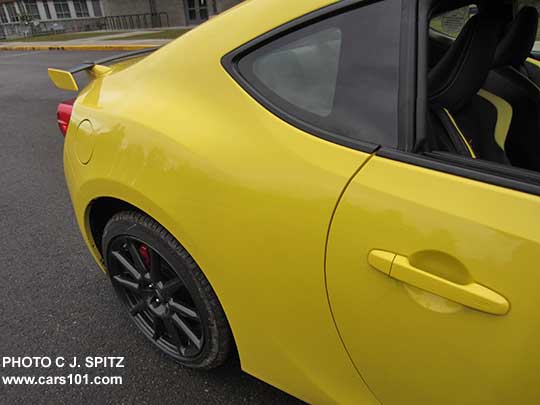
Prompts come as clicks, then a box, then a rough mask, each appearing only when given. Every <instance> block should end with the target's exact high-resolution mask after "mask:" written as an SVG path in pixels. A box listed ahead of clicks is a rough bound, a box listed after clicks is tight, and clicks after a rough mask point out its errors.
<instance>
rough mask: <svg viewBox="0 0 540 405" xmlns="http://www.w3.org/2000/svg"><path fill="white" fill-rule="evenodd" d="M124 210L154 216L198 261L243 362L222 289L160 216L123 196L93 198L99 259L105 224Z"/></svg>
mask: <svg viewBox="0 0 540 405" xmlns="http://www.w3.org/2000/svg"><path fill="white" fill-rule="evenodd" d="M122 211H135V212H140V213H142V214H144V215H146V216H148V217H149V218H152V219H153V220H154V221H156V222H157V223H158V224H160V225H161V226H162V227H163V228H165V229H166V230H167V232H169V233H170V234H171V235H172V236H173V237H174V238H175V239H176V240H177V241H178V243H180V245H182V246H183V247H184V248H185V249H186V251H187V252H188V253H189V254H190V256H191V257H192V258H193V260H194V261H195V263H197V266H198V267H199V269H200V270H201V271H202V273H203V274H204V275H205V277H206V278H207V280H208V282H209V283H210V286H211V287H212V290H213V291H214V293H215V294H216V296H217V298H218V300H219V302H220V304H221V307H222V308H223V312H224V313H225V318H226V319H227V323H228V324H229V327H230V329H231V335H232V343H233V348H232V352H233V353H234V356H236V357H237V358H238V360H239V361H240V362H241V359H240V356H239V354H240V353H239V350H238V346H237V343H236V338H235V333H234V328H233V327H232V324H231V321H230V317H229V316H228V313H227V312H228V311H227V306H226V305H224V303H223V301H222V299H221V297H220V295H221V294H220V291H219V289H216V288H215V286H214V285H213V283H212V280H211V279H210V278H209V277H208V274H207V273H206V272H205V271H204V268H203V267H202V266H201V265H200V263H199V261H198V260H197V258H196V257H193V256H192V253H191V252H190V250H189V248H188V247H187V246H185V245H184V244H183V241H182V240H181V239H180V238H178V237H177V235H175V234H174V233H173V232H171V230H170V229H169V228H168V227H167V225H166V224H164V223H162V222H161V221H160V220H159V218H155V217H154V216H153V215H151V214H149V213H148V212H146V211H145V210H143V209H141V208H139V207H137V206H136V205H134V204H131V203H129V202H127V201H125V200H123V199H121V198H117V197H110V196H108V197H106V196H103V197H97V198H95V199H93V200H92V201H91V202H90V203H89V204H88V207H87V209H86V218H87V227H88V233H89V235H88V237H89V238H91V242H92V243H93V244H94V246H95V249H96V253H99V259H100V260H101V261H102V263H103V252H102V249H101V248H102V246H101V238H102V236H103V232H104V230H105V226H106V225H107V223H108V222H109V220H110V219H111V218H112V217H113V216H114V215H116V214H118V213H120V212H122Z"/></svg>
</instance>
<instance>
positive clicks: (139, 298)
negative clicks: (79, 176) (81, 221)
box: [103, 212, 232, 369]
mask: <svg viewBox="0 0 540 405" xmlns="http://www.w3.org/2000/svg"><path fill="white" fill-rule="evenodd" d="M103 252H105V260H106V266H107V269H108V272H109V275H110V278H111V281H112V284H113V286H114V289H115V290H116V292H117V294H118V295H119V297H120V298H121V300H122V301H123V302H124V304H125V305H126V306H127V309H128V312H129V314H130V316H131V317H132V319H133V320H134V321H135V324H136V325H137V327H138V328H139V329H140V330H141V331H142V332H143V333H144V335H145V336H146V337H147V338H148V339H150V340H151V341H152V342H153V343H154V344H155V345H156V346H157V347H158V348H159V349H160V350H161V351H162V352H164V353H166V354H167V355H169V356H170V357H172V358H174V359H175V360H177V361H178V362H180V363H181V364H183V365H186V366H189V367H192V368H205V369H209V368H214V367H217V366H219V365H221V364H222V363H223V362H224V360H225V359H226V357H227V354H228V352H229V350H230V346H231V340H232V337H231V333H230V329H229V326H228V323H227V321H226V318H225V314H224V313H223V310H222V308H221V305H220V304H219V302H218V300H217V297H216V295H215V293H214V291H213V290H212V288H211V287H210V284H209V283H208V280H206V278H205V277H204V275H203V274H202V272H201V271H200V269H199V268H198V266H197V265H196V264H195V262H194V261H193V259H192V258H191V257H190V256H189V255H188V253H187V252H186V251H185V249H184V248H183V247H182V246H181V245H180V244H179V243H178V242H177V241H176V240H175V239H174V238H173V237H172V236H171V235H170V234H169V233H168V232H167V231H166V230H165V229H164V228H162V227H161V226H160V225H159V224H157V223H156V222H155V221H153V220H152V219H151V218H149V217H147V216H145V215H143V214H140V213H136V212H123V213H120V214H117V215H115V216H114V217H113V218H112V219H111V221H109V223H108V224H107V226H106V227H105V232H104V235H103Z"/></svg>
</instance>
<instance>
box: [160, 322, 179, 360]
mask: <svg viewBox="0 0 540 405" xmlns="http://www.w3.org/2000/svg"><path fill="white" fill-rule="evenodd" d="M163 323H164V325H165V329H166V330H167V333H168V335H169V337H170V338H171V339H172V341H173V343H174V345H175V346H176V347H177V348H178V352H179V353H182V352H183V348H182V339H181V338H180V334H179V332H178V329H176V327H175V326H174V324H173V322H172V321H171V318H166V319H163Z"/></svg>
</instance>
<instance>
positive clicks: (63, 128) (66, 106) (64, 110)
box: [56, 99, 75, 136]
mask: <svg viewBox="0 0 540 405" xmlns="http://www.w3.org/2000/svg"><path fill="white" fill-rule="evenodd" d="M74 103H75V99H73V100H67V101H64V102H62V103H60V104H58V109H57V110H56V116H57V119H58V128H60V132H62V135H63V136H66V133H67V130H68V126H69V120H70V119H71V113H72V112H73V104H74Z"/></svg>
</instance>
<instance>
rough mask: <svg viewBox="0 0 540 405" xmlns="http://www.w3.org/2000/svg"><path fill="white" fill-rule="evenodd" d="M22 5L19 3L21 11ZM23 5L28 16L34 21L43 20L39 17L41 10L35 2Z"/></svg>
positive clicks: (31, 0)
mask: <svg viewBox="0 0 540 405" xmlns="http://www.w3.org/2000/svg"><path fill="white" fill-rule="evenodd" d="M20 4H21V3H19V9H21V6H20ZM22 4H23V7H24V8H23V9H24V12H25V14H26V15H28V16H30V17H31V19H32V20H41V16H40V15H39V10H38V7H37V4H36V1H35V0H26V1H23V2H22Z"/></svg>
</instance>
